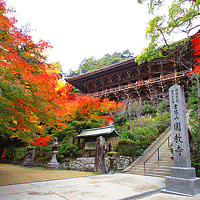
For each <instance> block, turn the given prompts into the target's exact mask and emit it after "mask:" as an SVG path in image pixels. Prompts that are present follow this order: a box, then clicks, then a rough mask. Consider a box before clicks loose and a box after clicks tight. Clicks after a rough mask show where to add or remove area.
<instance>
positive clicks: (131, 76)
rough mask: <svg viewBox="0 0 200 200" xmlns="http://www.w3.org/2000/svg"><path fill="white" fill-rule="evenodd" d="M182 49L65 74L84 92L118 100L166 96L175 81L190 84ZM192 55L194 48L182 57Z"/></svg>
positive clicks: (148, 99) (187, 58)
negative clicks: (145, 59) (149, 58)
mask: <svg viewBox="0 0 200 200" xmlns="http://www.w3.org/2000/svg"><path fill="white" fill-rule="evenodd" d="M190 48H191V46H190ZM179 53H180V51H179V50H177V51H176V54H177V57H176V56H173V54H172V56H171V57H170V56H168V57H167V58H165V59H163V58H161V59H155V60H153V61H151V62H149V63H144V64H141V65H138V64H137V63H136V62H135V58H131V59H128V60H125V61H122V62H118V63H115V64H112V65H109V66H106V67H104V68H101V69H97V70H94V71H90V72H87V73H85V74H81V75H79V76H75V77H65V80H66V82H68V83H70V84H71V85H73V86H74V87H75V88H78V89H79V90H80V91H81V92H83V93H85V94H90V95H93V96H96V97H99V96H103V97H106V98H109V99H110V100H115V101H117V102H118V101H123V100H125V99H127V98H131V99H141V100H146V101H151V100H152V99H154V98H156V99H163V98H166V97H167V96H168V89H169V87H171V86H172V85H174V84H179V85H181V86H182V87H183V88H184V90H185V91H187V89H188V86H189V84H190V77H189V76H190V75H189V71H190V70H191V69H186V68H185V67H184V66H183V65H182V64H180V63H179V62H178V56H179V55H178V54H179ZM192 57H193V52H192V50H190V51H189V50H187V52H184V53H182V60H186V61H187V62H189V60H192ZM188 66H189V65H188ZM191 66H192V65H191Z"/></svg>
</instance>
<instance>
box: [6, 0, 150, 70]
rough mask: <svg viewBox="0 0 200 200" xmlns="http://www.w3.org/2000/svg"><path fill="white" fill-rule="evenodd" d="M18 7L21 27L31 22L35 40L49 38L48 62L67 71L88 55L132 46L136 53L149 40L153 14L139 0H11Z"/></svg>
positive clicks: (97, 54) (117, 50)
mask: <svg viewBox="0 0 200 200" xmlns="http://www.w3.org/2000/svg"><path fill="white" fill-rule="evenodd" d="M7 4H8V6H12V7H14V8H15V10H16V14H15V16H16V18H17V19H18V24H17V26H18V27H22V26H25V25H26V24H30V25H29V27H30V28H31V32H30V33H29V34H30V35H32V36H33V39H34V41H35V42H37V41H39V39H43V40H45V41H49V42H50V44H51V45H52V46H53V49H52V50H51V51H50V52H48V62H50V63H51V62H58V61H59V62H60V63H61V65H62V70H63V72H64V73H68V71H69V70H70V69H72V70H77V69H78V67H79V64H80V63H81V62H82V61H83V59H84V58H89V57H91V56H94V57H95V58H96V59H99V58H101V57H103V56H104V55H105V54H107V53H109V54H112V53H114V52H123V51H125V50H126V49H129V50H130V52H131V53H133V54H134V56H137V55H139V54H140V52H141V51H142V49H143V48H145V47H146V46H147V44H148V40H146V39H145V29H146V27H147V25H148V21H149V19H150V17H152V16H150V15H149V14H148V8H147V6H146V5H140V4H138V3H137V1H136V0H123V1H122V0H84V1H83V0H57V1H55V0H34V1H33V0H7Z"/></svg>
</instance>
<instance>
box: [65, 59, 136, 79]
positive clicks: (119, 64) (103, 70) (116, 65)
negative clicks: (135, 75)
mask: <svg viewBox="0 0 200 200" xmlns="http://www.w3.org/2000/svg"><path fill="white" fill-rule="evenodd" d="M130 63H134V64H135V65H137V64H136V63H135V58H129V59H127V60H123V61H121V62H117V63H114V64H112V65H108V66H105V67H102V68H100V69H96V70H93V71H89V72H86V73H84V74H81V75H77V76H74V77H67V76H65V80H66V81H67V82H73V81H76V80H79V79H87V78H91V76H93V75H95V76H97V74H105V73H109V72H110V71H113V70H114V71H116V69H117V68H119V70H120V69H121V68H122V67H124V65H127V64H130Z"/></svg>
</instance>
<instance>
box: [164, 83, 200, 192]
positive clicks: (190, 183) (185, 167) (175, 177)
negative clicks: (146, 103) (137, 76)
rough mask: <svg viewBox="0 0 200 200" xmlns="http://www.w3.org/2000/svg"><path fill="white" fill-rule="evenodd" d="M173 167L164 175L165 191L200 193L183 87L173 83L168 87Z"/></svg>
mask: <svg viewBox="0 0 200 200" xmlns="http://www.w3.org/2000/svg"><path fill="white" fill-rule="evenodd" d="M169 100H170V113H171V127H172V138H173V155H174V167H172V168H171V177H166V178H165V180H166V191H167V192H172V193H180V194H187V195H197V194H198V193H200V178H198V177H196V172H195V168H193V167H191V160H190V147H189V139H188V126H187V118H186V107H185V97H184V91H183V88H182V87H181V86H179V85H174V86H172V87H171V88H170V89H169Z"/></svg>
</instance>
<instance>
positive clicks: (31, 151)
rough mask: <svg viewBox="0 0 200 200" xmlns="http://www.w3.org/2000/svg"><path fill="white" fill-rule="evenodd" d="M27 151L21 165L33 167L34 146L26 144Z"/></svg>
mask: <svg viewBox="0 0 200 200" xmlns="http://www.w3.org/2000/svg"><path fill="white" fill-rule="evenodd" d="M27 151H28V153H27V154H28V157H27V159H26V160H25V162H24V163H23V166H25V167H34V166H35V165H34V158H35V147H33V146H28V147H27Z"/></svg>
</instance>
